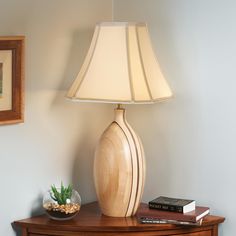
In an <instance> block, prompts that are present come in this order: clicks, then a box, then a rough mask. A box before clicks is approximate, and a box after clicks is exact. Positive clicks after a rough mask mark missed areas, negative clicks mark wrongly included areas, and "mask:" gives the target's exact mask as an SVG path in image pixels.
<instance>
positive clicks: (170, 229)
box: [14, 202, 224, 236]
mask: <svg viewBox="0 0 236 236" xmlns="http://www.w3.org/2000/svg"><path fill="white" fill-rule="evenodd" d="M223 221H224V218H223V217H219V216H211V215H209V216H206V217H205V218H204V220H203V223H202V225H201V226H194V227H193V226H179V225H178V226H176V225H171V224H140V223H138V221H137V220H136V218H135V217H128V218H113V217H107V216H104V215H102V214H101V212H100V209H99V207H98V204H97V203H96V202H94V203H89V204H86V205H83V206H82V207H81V210H80V212H79V214H78V215H77V216H76V217H75V218H74V219H72V220H69V221H55V220H51V219H49V218H48V217H47V216H46V215H41V216H36V217H32V218H29V219H25V220H19V221H15V222H14V224H15V225H17V226H18V227H20V228H21V229H22V236H81V235H83V236H94V235H100V236H108V235H109V236H113V235H119V236H121V235H130V236H141V235H149V236H154V235H158V236H167V235H172V236H178V235H179V236H183V235H184V236H218V225H219V224H220V223H222V222H223Z"/></svg>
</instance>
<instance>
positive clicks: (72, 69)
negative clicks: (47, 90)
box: [59, 28, 94, 90]
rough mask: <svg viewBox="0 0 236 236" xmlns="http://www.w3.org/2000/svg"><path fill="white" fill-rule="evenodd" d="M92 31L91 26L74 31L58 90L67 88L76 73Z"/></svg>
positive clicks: (88, 44)
mask: <svg viewBox="0 0 236 236" xmlns="http://www.w3.org/2000/svg"><path fill="white" fill-rule="evenodd" d="M93 31H94V29H93V28H89V29H84V30H80V31H75V32H74V34H73V36H72V40H71V48H70V52H69V54H68V58H67V65H66V67H65V72H64V75H63V77H62V81H61V83H60V85H59V90H68V89H69V87H70V86H71V84H72V82H73V81H74V80H75V78H76V76H77V75H78V73H79V70H80V68H81V66H82V64H83V61H84V59H85V56H86V54H87V52H88V49H89V46H90V43H91V40H92V36H93Z"/></svg>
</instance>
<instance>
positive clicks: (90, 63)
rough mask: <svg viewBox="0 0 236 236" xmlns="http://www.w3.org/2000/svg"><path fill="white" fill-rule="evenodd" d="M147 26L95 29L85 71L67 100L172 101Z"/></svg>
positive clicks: (114, 24) (107, 24)
mask: <svg viewBox="0 0 236 236" xmlns="http://www.w3.org/2000/svg"><path fill="white" fill-rule="evenodd" d="M171 96H172V93H171V90H170V88H169V86H168V84H167V82H166V80H165V79H164V77H163V75H162V72H161V69H160V66H159V63H158V62H157V60H156V57H155V54H154V52H153V49H152V46H151V41H150V37H149V33H148V30H147V26H146V24H145V23H128V22H104V23H100V24H97V25H96V28H95V32H94V35H93V39H92V42H91V45H90V48H89V51H88V54H87V56H86V58H85V61H84V64H83V65H82V68H81V70H80V72H79V74H78V76H77V78H76V80H75V81H74V83H73V84H72V86H71V88H70V90H69V92H68V94H67V97H69V98H71V99H75V100H85V101H98V102H111V103H153V102H155V101H158V100H161V99H165V98H168V97H171Z"/></svg>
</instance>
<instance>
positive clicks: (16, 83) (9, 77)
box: [0, 36, 25, 125]
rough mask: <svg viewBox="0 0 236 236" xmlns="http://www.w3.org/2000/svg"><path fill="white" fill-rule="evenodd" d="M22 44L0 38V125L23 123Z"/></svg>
mask: <svg viewBox="0 0 236 236" xmlns="http://www.w3.org/2000/svg"><path fill="white" fill-rule="evenodd" d="M24 42H25V37H24V36H10V37H0V125H2V124H14V123H21V122H24Z"/></svg>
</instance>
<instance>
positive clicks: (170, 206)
mask: <svg viewBox="0 0 236 236" xmlns="http://www.w3.org/2000/svg"><path fill="white" fill-rule="evenodd" d="M148 205H149V208H151V209H157V210H163V211H173V212H180V213H187V212H190V211H194V210H195V201H194V200H188V199H180V198H170V197H164V196H160V197H158V198H156V199H154V200H152V201H150V202H149V203H148Z"/></svg>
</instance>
